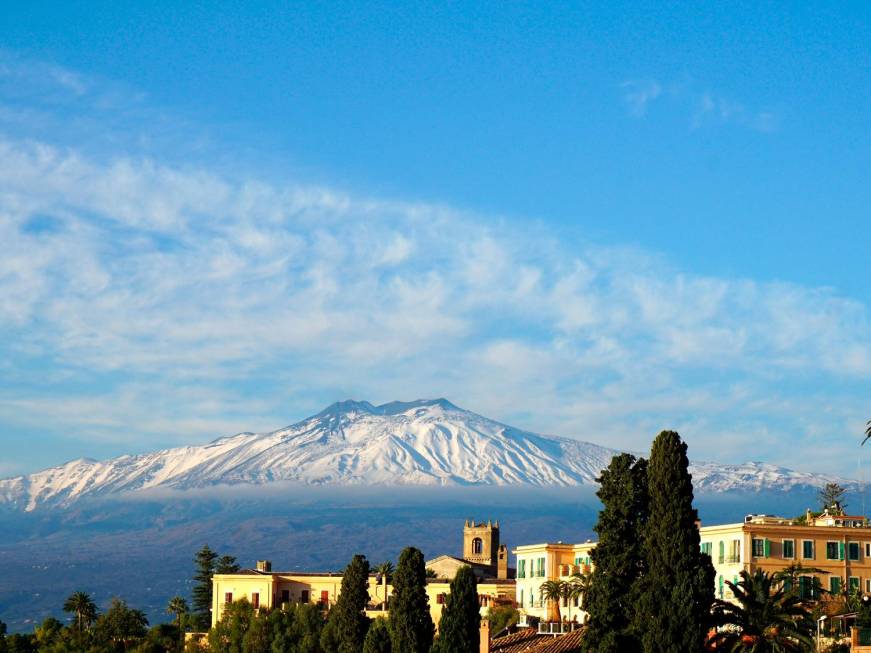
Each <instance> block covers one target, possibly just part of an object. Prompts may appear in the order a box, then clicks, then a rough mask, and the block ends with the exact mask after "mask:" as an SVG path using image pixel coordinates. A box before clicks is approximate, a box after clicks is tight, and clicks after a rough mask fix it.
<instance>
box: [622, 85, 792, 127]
mask: <svg viewBox="0 0 871 653" xmlns="http://www.w3.org/2000/svg"><path fill="white" fill-rule="evenodd" d="M620 88H621V89H623V102H624V104H625V105H626V108H627V111H628V112H629V115H631V116H632V117H634V118H644V117H645V116H646V115H647V114H648V111H649V108H650V107H651V106H652V105H653V104H654V103H659V102H668V103H669V104H670V105H671V106H672V108H673V109H674V110H676V111H680V112H683V113H685V114H686V115H687V119H688V121H689V126H690V128H691V129H693V130H696V129H701V128H703V127H709V126H713V125H726V124H731V125H736V126H739V127H743V128H746V129H750V130H753V131H757V132H761V133H769V132H773V131H776V130H777V129H778V126H779V119H778V116H777V114H776V113H775V112H774V111H771V110H768V109H752V108H750V107H748V106H747V105H746V104H745V103H744V102H740V101H737V100H735V99H732V98H729V97H727V96H725V95H722V94H719V93H715V92H713V91H710V90H698V89H697V88H696V87H695V85H694V84H692V83H691V82H687V81H685V82H681V83H665V82H660V81H659V80H656V79H633V80H627V81H625V82H623V83H621V84H620Z"/></svg>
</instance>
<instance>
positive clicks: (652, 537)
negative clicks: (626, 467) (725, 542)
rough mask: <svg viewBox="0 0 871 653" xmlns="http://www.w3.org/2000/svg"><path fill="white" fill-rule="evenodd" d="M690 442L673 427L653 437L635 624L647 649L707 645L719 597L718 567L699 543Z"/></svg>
mask: <svg viewBox="0 0 871 653" xmlns="http://www.w3.org/2000/svg"><path fill="white" fill-rule="evenodd" d="M686 452H687V446H686V444H685V443H684V442H683V441H682V440H681V438H680V436H679V435H678V434H677V433H675V432H674V431H663V432H662V433H660V434H659V435H658V436H657V437H656V439H655V440H654V441H653V446H652V448H651V452H650V460H649V463H648V468H647V483H648V496H649V502H648V506H649V508H648V516H647V523H646V524H645V526H644V529H643V530H642V538H643V539H642V557H643V559H644V561H645V565H646V569H645V571H644V574H643V575H642V576H641V578H640V579H639V582H638V587H639V597H638V602H637V609H636V612H635V620H634V626H635V628H636V632H639V633H640V634H641V641H642V649H643V651H644V652H645V653H678V652H695V651H700V650H702V646H703V643H704V641H705V637H706V634H707V630H708V627H709V625H710V609H711V605H712V603H713V600H714V568H713V565H712V564H711V559H710V557H709V556H707V555H706V554H703V553H702V552H701V550H700V546H699V531H698V528H697V527H696V520H697V519H698V515H697V513H696V510H695V509H694V508H693V485H692V479H691V477H690V474H689V471H688V466H689V460H688V459H687V453H686Z"/></svg>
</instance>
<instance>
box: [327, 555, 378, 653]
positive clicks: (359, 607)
mask: <svg viewBox="0 0 871 653" xmlns="http://www.w3.org/2000/svg"><path fill="white" fill-rule="evenodd" d="M367 603H369V561H368V560H366V557H365V556H362V555H355V556H354V557H353V558H352V560H351V562H350V564H348V566H347V567H346V568H345V573H344V574H342V591H341V592H340V593H339V598H338V600H337V601H336V604H335V605H334V606H333V608H332V609H331V610H330V616H329V619H328V621H329V623H330V625H331V627H332V628H334V629H335V630H334V633H335V640H336V641H335V643H336V649H335V653H360V650H361V649H362V648H363V640H364V639H366V631H368V630H369V618H368V617H367V616H366V614H365V610H366V604H367ZM330 644H332V642H330ZM324 650H325V651H326V653H334V652H333V649H327V648H325V649H324Z"/></svg>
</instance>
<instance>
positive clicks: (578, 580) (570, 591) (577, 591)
mask: <svg viewBox="0 0 871 653" xmlns="http://www.w3.org/2000/svg"><path fill="white" fill-rule="evenodd" d="M591 577H592V574H590V572H582V571H576V572H575V573H573V574H572V575H571V576H570V577H569V580H568V582H567V583H566V586H567V592H566V599H568V605H569V621H571V620H572V607H571V606H572V603H573V602H574V601H576V600H577V601H578V605H579V606H580V608H581V609H582V610H583V609H584V600H585V597H586V596H587V590H588V589H590V580H591Z"/></svg>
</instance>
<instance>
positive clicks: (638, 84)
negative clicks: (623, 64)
mask: <svg viewBox="0 0 871 653" xmlns="http://www.w3.org/2000/svg"><path fill="white" fill-rule="evenodd" d="M621 87H622V88H623V90H624V94H623V99H624V101H625V102H626V105H627V106H628V107H629V113H631V114H632V115H633V116H635V117H636V118H641V117H642V116H644V115H645V114H646V113H647V107H648V105H649V104H650V103H651V102H653V101H654V100H656V99H657V98H658V97H659V96H660V95H661V94H662V86H661V85H660V84H659V82H657V81H656V80H652V79H641V80H637V79H633V80H628V81H625V82H623V83H622V84H621Z"/></svg>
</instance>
